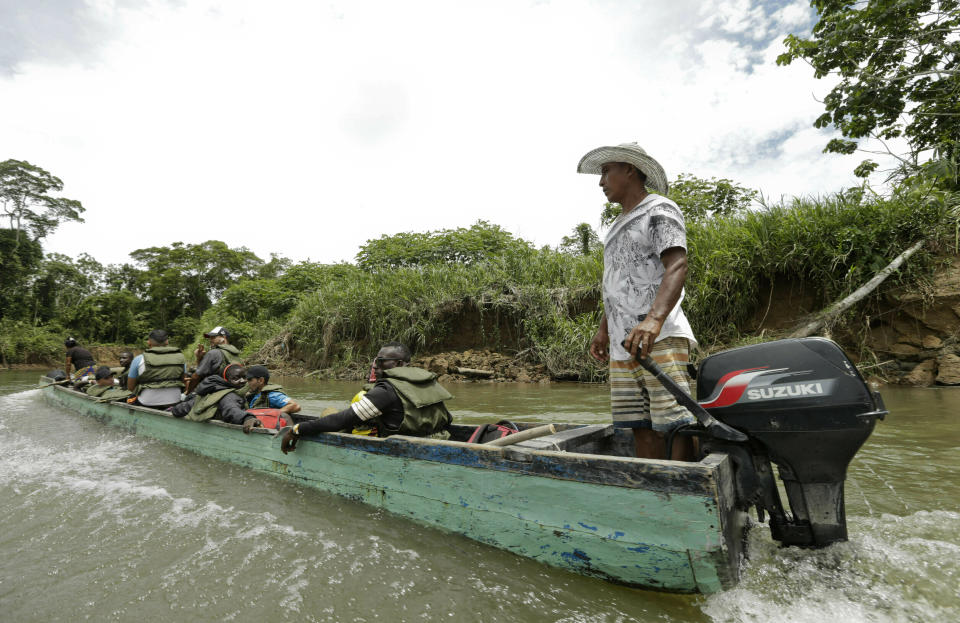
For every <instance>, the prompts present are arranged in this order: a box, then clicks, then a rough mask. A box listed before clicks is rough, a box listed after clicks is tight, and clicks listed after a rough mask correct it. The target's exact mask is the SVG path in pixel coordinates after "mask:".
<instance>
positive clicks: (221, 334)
mask: <svg viewBox="0 0 960 623" xmlns="http://www.w3.org/2000/svg"><path fill="white" fill-rule="evenodd" d="M203 337H205V338H207V339H209V340H210V350H209V351H205V350H204V349H203V344H201V345H200V346H198V347H197V350H196V351H195V354H196V356H197V370H196V371H195V372H194V373H193V374H192V375H191V376H190V380H188V381H187V393H188V394H189V393H190V392H192V391H193V390H194V389H196V387H197V385H198V384H199V383H200V381H202V380H203V379H205V378H206V377H208V376H210V375H213V376H223V371H224V370H225V369H226V367H227V366H228V365H230V364H232V363H243V362H242V361H241V360H240V351H239V350H237V347H236V346H233V345H232V344H230V332H229V331H227V330H226V329H224V328H223V327H214V328H213V329H211V330H210V331H207V332H206V333H204V334H203Z"/></svg>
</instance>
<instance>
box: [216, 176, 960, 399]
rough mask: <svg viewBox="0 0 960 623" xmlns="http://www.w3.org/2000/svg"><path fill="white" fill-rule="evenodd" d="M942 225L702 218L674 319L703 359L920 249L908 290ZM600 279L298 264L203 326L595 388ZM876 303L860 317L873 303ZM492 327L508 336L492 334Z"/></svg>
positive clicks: (945, 239)
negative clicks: (464, 350) (761, 315)
mask: <svg viewBox="0 0 960 623" xmlns="http://www.w3.org/2000/svg"><path fill="white" fill-rule="evenodd" d="M954 227H955V223H954V219H953V217H951V216H950V214H949V213H948V211H947V210H945V209H943V207H942V206H939V204H936V203H935V202H927V203H923V202H919V203H918V202H913V201H909V200H907V199H903V198H899V197H894V198H886V199H884V198H880V197H876V196H870V195H864V193H862V192H848V193H845V194H837V195H833V196H829V197H825V198H821V199H803V200H797V201H793V202H790V203H781V204H776V205H767V206H764V207H763V208H762V209H759V210H756V211H752V212H748V213H745V214H741V215H738V216H730V217H724V218H713V219H706V220H703V221H701V222H698V223H694V224H691V225H690V226H689V227H688V238H687V243H688V250H689V254H688V255H689V262H690V270H689V274H688V279H687V293H686V299H685V301H684V309H685V310H686V313H687V315H688V317H689V318H690V320H691V323H692V325H693V328H694V331H695V333H696V334H697V337H698V340H699V341H700V343H701V345H702V346H705V347H706V348H707V349H708V350H715V349H716V348H718V347H720V346H722V345H729V344H733V343H737V342H738V341H750V340H752V339H754V338H753V337H752V336H749V335H747V334H745V333H744V329H743V328H744V327H746V326H748V325H749V321H750V319H751V318H752V317H754V315H755V314H756V313H757V311H758V307H760V306H765V305H766V302H767V297H768V291H767V290H764V291H763V292H761V291H760V289H761V285H762V284H764V283H770V282H772V281H773V280H775V279H777V278H786V279H788V280H791V281H792V282H799V283H802V284H803V286H804V288H809V289H810V291H812V292H815V293H816V296H817V299H818V303H819V304H821V305H825V304H826V303H828V302H830V301H833V300H836V299H837V298H839V297H841V296H843V295H845V294H847V293H849V292H852V291H853V290H854V289H856V288H857V287H859V286H860V285H862V284H863V283H864V282H865V281H866V280H867V279H869V278H870V277H871V276H872V275H873V274H874V273H875V272H876V271H878V270H879V269H881V268H882V267H883V266H885V265H886V264H887V263H889V262H890V260H892V259H893V258H894V257H895V256H896V255H897V254H898V253H900V252H901V251H903V250H904V249H905V248H907V247H908V246H910V245H911V244H913V243H914V242H915V241H916V240H918V239H920V238H925V239H927V240H928V241H929V243H928V244H927V245H926V247H925V251H924V252H921V253H918V254H917V255H915V256H914V257H913V258H912V259H911V261H910V262H909V263H908V265H907V266H905V267H904V268H902V269H901V270H900V271H899V272H898V273H897V274H896V275H894V276H893V277H891V279H890V280H889V283H894V284H896V283H911V282H915V281H917V280H918V279H922V278H923V277H924V276H925V275H927V274H929V271H930V270H931V268H932V266H933V261H932V260H933V258H934V254H935V252H937V251H938V250H939V249H941V245H942V248H945V247H946V246H950V247H951V250H952V243H953V233H954ZM602 273H603V258H602V251H601V250H596V251H594V252H593V253H592V254H590V255H587V256H582V255H572V254H568V253H560V252H557V251H555V250H551V249H539V250H537V249H533V248H525V247H523V246H522V245H517V246H515V247H513V248H511V249H509V250H507V251H505V252H503V253H501V254H500V255H498V256H497V257H493V258H490V259H487V260H484V261H479V262H476V263H472V264H469V265H464V264H447V263H440V264H432V265H426V266H420V267H412V268H397V269H379V270H362V269H360V268H358V267H356V266H353V265H348V264H339V265H335V266H322V265H310V266H309V267H307V268H301V269H300V273H299V274H298V280H299V281H298V282H297V283H298V284H299V285H298V286H297V287H296V290H295V291H294V290H293V289H291V286H281V287H278V286H277V283H276V282H265V281H264V280H258V281H249V282H241V283H240V284H237V285H236V286H234V287H233V288H231V289H230V290H228V291H227V292H226V293H225V294H224V299H223V300H222V301H221V303H218V305H217V306H215V307H214V308H213V309H211V310H209V311H208V312H207V313H206V314H205V316H204V321H205V322H206V323H207V324H210V325H211V326H213V325H215V324H230V326H236V327H238V328H239V329H241V333H245V334H246V335H245V338H246V339H247V340H248V343H247V345H246V346H245V347H244V351H245V353H247V352H253V351H255V350H256V349H257V348H260V347H261V346H262V345H263V344H264V343H266V344H267V345H268V347H270V348H274V350H273V351H272V352H274V353H277V352H281V351H282V354H283V355H284V356H287V357H289V356H292V357H295V358H299V359H302V360H303V361H305V362H306V364H307V365H308V366H309V367H314V368H328V369H334V370H346V369H358V370H359V369H361V368H362V367H363V365H362V364H365V363H366V362H369V360H370V359H371V358H372V356H373V354H374V353H375V352H376V350H377V348H378V347H379V345H380V344H381V343H383V342H386V341H390V340H399V341H401V342H404V343H407V344H408V345H410V347H411V348H413V349H414V351H415V352H430V351H433V350H436V349H438V348H439V347H440V346H442V345H443V344H445V343H448V342H450V341H451V338H454V337H457V332H463V331H473V332H474V333H475V334H474V335H472V336H468V337H470V339H471V340H472V343H471V347H477V348H480V347H486V348H492V349H497V350H500V351H501V352H508V353H509V352H516V353H517V356H518V357H522V358H525V359H527V360H528V361H532V362H536V363H542V364H544V365H545V366H546V367H547V368H548V370H549V371H550V372H551V374H553V375H554V376H555V377H558V378H577V379H580V380H585V381H593V380H602V379H603V378H604V377H605V375H606V370H605V366H600V365H597V364H596V363H595V362H593V361H592V360H591V359H590V358H589V356H588V355H587V353H586V348H587V345H588V344H589V342H590V339H591V337H592V336H593V333H594V332H595V331H596V324H597V321H598V318H599V309H598V301H599V299H600V281H601V277H602ZM281 279H282V278H281ZM877 296H878V295H876V296H874V297H873V298H872V299H871V300H870V301H867V302H865V303H862V304H861V307H862V306H863V305H871V304H876V300H877V298H876V297H877ZM230 301H233V302H234V304H233V305H232V306H228V305H227V304H226V303H225V302H230ZM871 301H872V302H871ZM761 312H762V310H761ZM855 313H856V312H853V315H855ZM484 318H486V319H488V320H489V319H496V320H497V322H489V323H488V322H483V321H482V320H483V319H484ZM477 319H480V320H481V321H480V322H477ZM468 321H469V322H468ZM498 323H499V324H498ZM204 326H205V325H204ZM503 326H506V327H507V328H508V329H510V330H509V331H506V332H504V331H502V330H500V329H498V328H496V327H503ZM490 327H494V328H492V329H491V328H490ZM277 335H280V336H282V339H281V338H278V337H276V336H277ZM281 342H282V344H283V348H281V349H280V350H277V349H276V347H277V345H278V344H280V343H281ZM268 350H269V349H268Z"/></svg>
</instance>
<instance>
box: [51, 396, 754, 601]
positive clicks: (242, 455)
mask: <svg viewBox="0 0 960 623" xmlns="http://www.w3.org/2000/svg"><path fill="white" fill-rule="evenodd" d="M43 391H44V394H45V396H47V397H48V399H50V400H52V401H53V402H55V403H57V404H59V405H62V406H65V407H68V408H70V409H73V410H76V411H79V412H81V413H83V414H85V415H90V416H93V417H95V418H97V419H98V420H100V421H102V422H104V423H106V424H110V425H112V426H117V427H120V428H123V429H125V430H129V431H131V432H133V433H136V434H140V435H144V436H147V437H152V438H154V439H159V440H162V441H165V442H168V443H171V444H174V445H177V446H180V447H183V448H186V449H189V450H192V451H195V452H197V453H199V454H203V455H206V456H210V457H213V458H216V459H220V460H224V461H229V462H231V463H237V464H239V465H243V466H247V467H250V468H253V469H256V470H259V471H263V472H269V473H272V474H277V475H280V476H282V477H284V478H288V479H291V480H295V481H297V482H299V483H301V484H304V485H307V486H311V487H315V488H317V489H320V490H323V491H328V492H331V493H335V494H338V495H342V496H346V497H348V498H351V499H355V500H359V501H362V502H365V503H367V504H371V505H374V506H378V507H381V508H384V509H386V510H388V511H391V512H393V513H396V514H398V515H401V516H405V517H409V518H411V519H413V520H416V521H419V522H422V523H425V524H428V525H431V526H436V527H439V528H442V529H445V530H449V531H451V532H455V533H457V534H462V535H464V536H467V537H469V538H472V539H475V540H478V541H481V542H483V543H488V544H490V545H493V546H496V547H500V548H503V549H505V550H508V551H511V552H514V553H516V554H518V555H521V556H526V557H528V558H533V559H534V560H538V561H540V562H543V563H546V564H550V565H553V566H556V567H561V568H564V569H568V570H570V571H573V572H576V573H580V574H583V575H587V576H593V577H599V578H603V579H605V580H608V581H612V582H616V583H619V584H625V585H628V586H635V587H640V588H647V589H655V590H663V591H671V592H682V593H692V592H701V593H712V592H716V591H719V590H722V589H725V588H729V587H731V586H732V585H733V584H735V583H736V580H737V577H738V575H739V567H740V561H741V558H742V553H743V551H742V547H743V537H744V532H745V525H746V516H745V514H744V513H742V512H740V511H738V510H736V508H735V507H734V488H733V482H732V468H731V464H730V461H729V459H728V458H727V456H726V455H723V454H714V455H710V456H708V457H706V458H705V459H704V460H703V461H701V462H699V463H678V462H672V461H650V460H640V459H635V458H625V457H616V456H601V455H597V454H582V453H574V452H547V451H529V450H528V451H524V450H519V449H517V448H510V447H509V446H508V447H506V448H492V447H485V446H477V445H475V444H466V443H462V442H456V441H436V440H431V439H418V438H411V437H402V436H394V437H390V438H387V439H377V438H369V437H362V436H357V435H341V434H336V433H331V434H325V435H319V436H317V437H312V438H303V439H301V441H300V443H299V444H298V446H297V450H296V452H293V453H290V454H288V455H284V454H283V453H281V452H280V449H279V446H280V439H279V437H278V436H275V435H273V434H271V432H270V431H266V430H264V429H255V430H254V431H253V433H252V434H250V435H244V434H243V433H242V432H241V430H240V427H239V426H232V425H228V424H224V423H222V422H217V421H211V422H190V421H184V420H180V419H176V418H173V417H172V416H169V415H167V414H165V413H160V412H157V411H153V410H150V409H145V408H143V407H131V406H128V405H126V404H117V403H104V402H97V401H96V400H94V399H91V398H90V397H89V396H86V395H84V394H80V393H78V392H75V391H72V390H67V389H64V388H61V387H48V388H46V389H44V390H43Z"/></svg>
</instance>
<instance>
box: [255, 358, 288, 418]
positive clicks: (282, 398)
mask: <svg viewBox="0 0 960 623" xmlns="http://www.w3.org/2000/svg"><path fill="white" fill-rule="evenodd" d="M269 383H270V371H269V370H267V367H266V366H250V367H249V368H247V394H246V396H245V397H244V399H245V400H246V401H247V408H248V409H280V412H281V413H297V412H298V411H300V405H298V404H297V403H296V402H294V401H293V400H290V398H289V397H288V396H287V395H286V394H284V393H283V387H282V386H280V385H276V384H273V385H270V384H269Z"/></svg>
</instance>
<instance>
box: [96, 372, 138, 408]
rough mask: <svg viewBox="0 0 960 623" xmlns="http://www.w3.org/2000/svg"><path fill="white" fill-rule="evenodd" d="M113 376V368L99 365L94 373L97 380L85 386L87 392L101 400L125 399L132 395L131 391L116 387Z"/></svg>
mask: <svg viewBox="0 0 960 623" xmlns="http://www.w3.org/2000/svg"><path fill="white" fill-rule="evenodd" d="M114 376H115V373H114V372H113V370H111V369H110V368H108V367H107V366H100V367H99V368H97V372H96V374H95V377H96V380H97V382H96V383H94V384H93V385H91V386H90V387H88V388H87V393H88V394H90V395H91V396H96V397H97V398H100V399H101V400H126V399H127V398H129V397H130V396H132V395H133V393H132V392H130V391H128V390H126V389H123V388H122V387H117V385H116V382H115V379H114Z"/></svg>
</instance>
